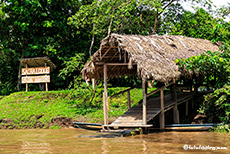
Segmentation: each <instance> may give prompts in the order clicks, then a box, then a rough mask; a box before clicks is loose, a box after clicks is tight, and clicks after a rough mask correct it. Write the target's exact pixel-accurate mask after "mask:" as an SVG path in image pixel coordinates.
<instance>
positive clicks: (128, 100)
mask: <svg viewBox="0 0 230 154" xmlns="http://www.w3.org/2000/svg"><path fill="white" fill-rule="evenodd" d="M127 106H128V109H130V108H131V105H130V90H128V91H127Z"/></svg>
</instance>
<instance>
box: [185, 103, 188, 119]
mask: <svg viewBox="0 0 230 154" xmlns="http://www.w3.org/2000/svg"><path fill="white" fill-rule="evenodd" d="M185 115H186V116H188V101H186V103H185Z"/></svg>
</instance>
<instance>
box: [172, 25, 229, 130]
mask: <svg viewBox="0 0 230 154" xmlns="http://www.w3.org/2000/svg"><path fill="white" fill-rule="evenodd" d="M227 31H228V33H227V34H228V35H229V34H230V29H227ZM229 36H230V35H229ZM228 43H229V42H228ZM228 43H226V44H225V45H224V46H222V50H223V51H222V52H210V51H208V52H207V53H205V54H201V55H199V56H193V57H190V58H188V59H182V60H179V59H178V60H176V61H175V62H177V63H178V64H179V65H180V66H181V67H183V68H184V69H187V70H190V71H193V72H194V73H195V74H196V75H197V76H198V78H199V81H196V82H197V83H196V84H198V85H199V84H203V83H205V84H206V87H207V89H208V90H209V89H214V90H215V91H214V92H213V93H210V94H208V95H206V96H204V102H203V103H202V104H201V107H200V109H199V113H201V114H205V115H206V116H207V117H208V122H222V123H223V124H224V125H223V126H219V127H217V128H216V130H217V131H228V132H229V124H230V77H229V76H230V65H229V63H230V46H229V44H228Z"/></svg>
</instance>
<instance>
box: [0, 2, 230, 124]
mask: <svg viewBox="0 0 230 154" xmlns="http://www.w3.org/2000/svg"><path fill="white" fill-rule="evenodd" d="M182 2H185V3H188V5H191V2H193V6H196V4H199V5H197V6H200V8H195V7H194V12H190V11H187V10H185V9H184V8H183V6H182V5H181V4H182ZM212 6H213V5H212V3H211V1H210V0H179V1H176V0H152V1H148V0H129V1H127V0H100V1H98V0H53V1H50V0H49V1H43V0H31V1H26V0H24V1H22V0H1V2H0V95H1V96H0V120H1V125H2V127H3V125H4V126H6V124H10V126H9V127H13V126H15V127H18V128H25V127H39V128H40V127H44V128H46V127H50V128H58V127H59V126H58V125H55V124H54V125H51V124H50V123H51V121H52V119H55V118H58V117H67V118H73V119H74V120H78V119H79V120H80V121H87V122H102V121H103V120H102V119H103V114H102V93H103V90H102V89H101V88H98V89H96V90H92V89H90V88H88V89H87V88H84V86H82V81H83V79H82V77H81V73H80V71H81V69H82V67H83V65H84V64H85V63H86V62H87V60H88V59H89V58H90V56H91V55H92V54H93V53H94V52H95V51H97V50H98V48H99V46H100V41H101V39H102V38H104V37H106V36H108V35H109V34H110V33H119V34H134V35H136V34H141V35H149V34H157V35H163V34H170V35H184V36H190V37H195V38H203V39H208V40H211V41H213V42H216V41H221V42H222V43H224V45H223V47H222V48H223V52H222V53H220V52H215V53H211V52H207V53H206V54H202V55H199V56H194V57H190V58H188V59H186V60H185V59H184V60H180V61H177V62H179V63H180V64H181V67H184V66H186V68H187V69H190V70H192V71H194V72H195V73H197V72H198V74H203V76H199V79H201V80H199V84H207V89H211V88H213V89H215V90H216V91H215V92H214V93H212V94H210V95H208V96H206V98H205V102H204V103H203V105H202V106H201V108H200V112H201V113H203V114H207V115H209V116H210V121H213V120H215V118H214V116H212V115H214V113H215V116H216V117H217V120H219V121H221V122H225V123H230V122H229V84H230V79H229V73H230V67H229V58H230V56H229V55H230V54H229V53H230V50H229V45H230V42H229V38H230V22H226V21H224V19H226V17H227V16H228V15H229V14H230V11H229V10H230V9H229V8H230V4H229V3H228V5H225V6H222V7H220V8H215V7H212ZM218 43H220V42H218ZM42 56H48V57H49V58H50V59H51V61H52V62H53V63H55V65H56V66H57V68H56V69H55V70H54V71H53V72H52V74H51V83H50V85H49V89H50V90H58V91H50V92H29V93H24V92H19V91H25V85H21V84H20V74H19V72H20V70H21V65H20V62H19V60H20V59H21V58H28V57H42ZM6 76H7V77H6ZM97 82H99V83H98V85H99V84H100V81H97ZM140 82H141V80H140V79H137V78H136V77H129V78H128V77H126V78H125V79H121V78H118V79H109V81H108V84H109V85H111V87H116V86H119V87H124V86H125V87H127V86H130V87H132V86H136V85H140ZM179 82H180V81H179ZM195 82H196V83H195V84H197V82H198V81H195ZM79 86H81V87H80V88H79ZM64 89H69V90H64ZM122 89H124V88H110V89H109V95H112V94H114V93H116V92H118V91H120V90H122ZM36 90H40V89H39V87H38V86H37V85H36V84H29V91H36ZM17 91H18V92H17ZM15 92H17V93H15ZM141 94H142V92H141V91H140V89H134V90H132V92H131V99H132V100H133V101H134V102H133V105H134V104H136V103H137V102H138V101H140V99H141V98H142V97H141ZM3 95H4V96H3ZM7 95H8V96H7ZM125 95H126V94H124V95H120V96H118V97H116V98H114V99H113V100H111V101H110V111H109V115H110V116H111V117H116V116H119V115H121V114H122V113H123V112H124V111H125V110H126V109H127V107H126V96H125ZM4 122H5V123H4ZM36 125H37V126H36Z"/></svg>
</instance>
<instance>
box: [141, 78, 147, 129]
mask: <svg viewBox="0 0 230 154" xmlns="http://www.w3.org/2000/svg"><path fill="white" fill-rule="evenodd" d="M142 89H143V124H144V125H146V124H147V116H146V105H147V82H146V79H142Z"/></svg>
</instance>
